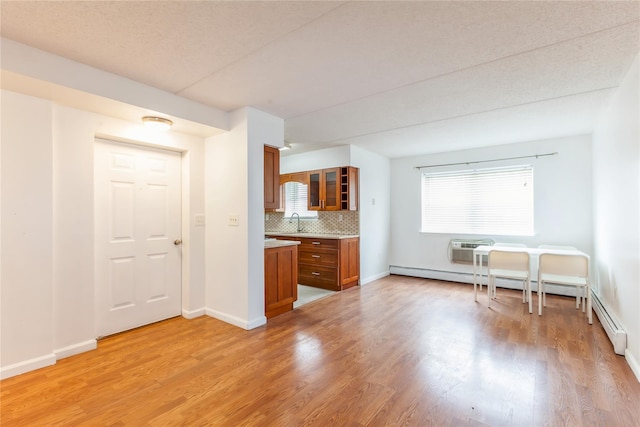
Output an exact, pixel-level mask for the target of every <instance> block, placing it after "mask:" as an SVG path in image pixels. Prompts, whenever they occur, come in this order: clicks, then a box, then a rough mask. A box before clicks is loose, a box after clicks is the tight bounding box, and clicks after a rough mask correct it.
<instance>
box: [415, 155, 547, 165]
mask: <svg viewBox="0 0 640 427" xmlns="http://www.w3.org/2000/svg"><path fill="white" fill-rule="evenodd" d="M556 154H558V152H557V151H556V152H553V153H545V154H532V155H530V156H520V157H505V158H503V159H493V160H476V161H475V162H460V163H444V164H441V165H426V166H416V167H415V168H416V169H425V168H437V167H440V166H458V165H472V164H477V163H488V162H498V161H501V160H518V159H531V158H534V157H535V158H536V159H537V158H538V157H546V156H555V155H556Z"/></svg>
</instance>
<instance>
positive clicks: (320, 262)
mask: <svg viewBox="0 0 640 427" xmlns="http://www.w3.org/2000/svg"><path fill="white" fill-rule="evenodd" d="M279 238H281V239H285V237H279ZM286 239H287V240H297V241H299V242H300V246H299V247H298V283H300V284H301V285H307V286H314V287H316V288H323V289H328V290H331V291H341V290H345V289H349V288H351V287H353V286H356V285H357V284H358V281H359V280H360V250H359V244H360V239H359V238H358V237H349V238H345V239H316V238H308V237H295V238H294V237H286Z"/></svg>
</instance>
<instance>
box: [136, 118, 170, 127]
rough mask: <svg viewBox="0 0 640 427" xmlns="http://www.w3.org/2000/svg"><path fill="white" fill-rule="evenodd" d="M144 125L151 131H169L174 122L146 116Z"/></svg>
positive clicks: (143, 120)
mask: <svg viewBox="0 0 640 427" xmlns="http://www.w3.org/2000/svg"><path fill="white" fill-rule="evenodd" d="M142 123H143V124H144V125H145V126H146V127H148V128H149V129H155V130H168V129H169V128H170V127H171V125H172V124H173V122H172V121H171V120H169V119H165V118H162V117H155V116H144V117H143V118H142Z"/></svg>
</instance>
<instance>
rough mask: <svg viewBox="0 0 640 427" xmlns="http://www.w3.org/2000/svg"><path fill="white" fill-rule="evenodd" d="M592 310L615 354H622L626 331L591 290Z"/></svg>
mask: <svg viewBox="0 0 640 427" xmlns="http://www.w3.org/2000/svg"><path fill="white" fill-rule="evenodd" d="M591 301H592V303H593V304H592V305H593V310H594V311H595V312H596V315H597V316H598V319H599V320H600V323H601V324H602V327H603V328H604V330H605V332H606V333H607V336H608V337H609V340H611V344H613V351H614V352H615V353H616V354H619V355H621V356H624V352H625V350H626V348H627V333H626V332H625V330H624V329H622V327H621V326H620V323H618V321H617V320H616V319H615V318H614V317H613V316H612V315H611V314H610V313H609V312H608V311H607V309H606V308H605V306H604V305H603V304H602V301H600V298H598V295H596V294H595V293H594V292H593V291H592V292H591Z"/></svg>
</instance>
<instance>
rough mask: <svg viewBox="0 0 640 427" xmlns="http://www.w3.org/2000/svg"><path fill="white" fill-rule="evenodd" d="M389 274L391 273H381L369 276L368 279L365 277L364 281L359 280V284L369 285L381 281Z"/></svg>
mask: <svg viewBox="0 0 640 427" xmlns="http://www.w3.org/2000/svg"><path fill="white" fill-rule="evenodd" d="M390 274H391V273H390V272H389V270H387V271H383V272H382V273H378V274H374V275H373V276H369V277H367V278H365V279H360V284H361V285H366V284H367V283H371V282H373V281H376V280H378V279H382V278H383V277H387V276H388V275H390Z"/></svg>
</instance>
